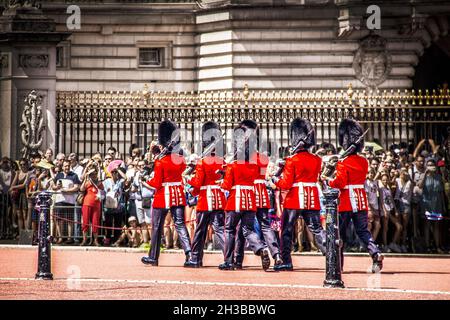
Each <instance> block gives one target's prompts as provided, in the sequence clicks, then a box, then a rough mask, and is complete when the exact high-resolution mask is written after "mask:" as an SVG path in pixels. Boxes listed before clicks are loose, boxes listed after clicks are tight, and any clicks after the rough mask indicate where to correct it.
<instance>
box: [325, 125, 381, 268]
mask: <svg viewBox="0 0 450 320" xmlns="http://www.w3.org/2000/svg"><path fill="white" fill-rule="evenodd" d="M362 137H363V129H362V127H361V126H360V125H359V123H357V122H356V121H354V120H351V119H344V120H342V121H341V123H340V124H339V144H340V145H341V147H342V148H344V150H346V151H347V150H351V151H350V154H349V155H348V156H346V157H345V158H343V159H341V160H339V162H338V163H337V166H336V178H335V179H334V180H330V181H328V185H329V186H330V187H331V188H336V189H339V190H340V195H339V207H338V211H339V213H340V227H339V229H340V234H341V235H344V234H345V230H346V229H347V227H348V225H349V223H350V221H351V220H352V221H353V225H354V227H355V231H356V234H357V235H358V237H359V238H360V239H361V241H362V242H363V243H364V245H365V246H366V247H367V250H368V251H369V253H370V255H371V257H372V261H373V264H372V272H373V273H375V272H379V271H381V269H382V268H383V259H384V257H383V255H382V254H381V252H380V250H379V248H378V246H377V245H376V244H375V241H374V239H373V238H372V236H371V234H370V232H369V230H368V225H367V210H368V204H367V196H366V191H365V189H364V182H365V180H366V176H367V172H368V167H369V164H368V162H367V160H366V159H365V158H363V157H362V156H360V155H358V152H361V150H362V149H363V147H364V139H362ZM345 153H346V154H347V153H348V152H345ZM343 240H344V241H345V239H343ZM342 248H343V246H342ZM341 262H342V266H343V265H344V253H343V249H341Z"/></svg>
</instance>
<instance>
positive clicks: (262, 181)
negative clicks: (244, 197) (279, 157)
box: [253, 179, 266, 184]
mask: <svg viewBox="0 0 450 320" xmlns="http://www.w3.org/2000/svg"><path fill="white" fill-rule="evenodd" d="M253 183H254V184H266V180H264V179H256V180H255V181H253Z"/></svg>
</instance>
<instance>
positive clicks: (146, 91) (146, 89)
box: [142, 83, 148, 97]
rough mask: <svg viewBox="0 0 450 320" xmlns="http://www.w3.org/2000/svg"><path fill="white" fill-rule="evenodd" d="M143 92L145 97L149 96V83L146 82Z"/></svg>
mask: <svg viewBox="0 0 450 320" xmlns="http://www.w3.org/2000/svg"><path fill="white" fill-rule="evenodd" d="M142 94H143V95H144V97H147V95H148V84H147V83H146V84H144V88H143V89H142Z"/></svg>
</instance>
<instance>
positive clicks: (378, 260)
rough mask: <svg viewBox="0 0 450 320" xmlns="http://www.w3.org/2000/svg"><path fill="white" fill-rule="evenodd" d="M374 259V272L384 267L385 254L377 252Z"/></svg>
mask: <svg viewBox="0 0 450 320" xmlns="http://www.w3.org/2000/svg"><path fill="white" fill-rule="evenodd" d="M372 260H373V263H372V273H379V272H380V271H381V269H383V260H384V256H383V255H382V254H381V253H376V254H375V255H374V256H373V257H372Z"/></svg>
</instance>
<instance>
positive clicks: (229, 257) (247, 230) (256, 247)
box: [224, 211, 266, 264]
mask: <svg viewBox="0 0 450 320" xmlns="http://www.w3.org/2000/svg"><path fill="white" fill-rule="evenodd" d="M255 215H256V212H255V211H241V212H235V211H228V212H227V214H226V215H225V253H224V258H225V262H228V263H230V264H231V263H233V258H234V249H235V243H236V232H237V230H236V229H237V226H238V223H239V222H241V225H242V233H243V235H244V237H245V239H246V240H247V241H248V243H249V244H250V247H251V249H252V250H253V252H254V253H255V254H259V252H260V251H261V250H262V249H264V248H266V245H265V244H264V242H263V241H262V240H261V239H260V238H259V236H258V234H257V233H256V232H255V228H254V223H255Z"/></svg>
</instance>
